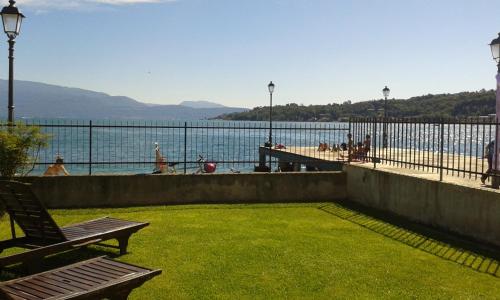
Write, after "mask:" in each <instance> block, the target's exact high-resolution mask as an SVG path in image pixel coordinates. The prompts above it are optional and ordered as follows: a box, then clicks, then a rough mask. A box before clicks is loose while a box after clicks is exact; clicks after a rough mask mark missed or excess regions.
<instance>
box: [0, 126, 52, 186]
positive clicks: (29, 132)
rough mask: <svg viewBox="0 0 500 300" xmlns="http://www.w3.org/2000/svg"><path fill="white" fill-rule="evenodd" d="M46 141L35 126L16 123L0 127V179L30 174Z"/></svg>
mask: <svg viewBox="0 0 500 300" xmlns="http://www.w3.org/2000/svg"><path fill="white" fill-rule="evenodd" d="M48 139H49V136H48V135H47V134H44V133H42V131H41V130H40V128H39V127H37V126H27V125H24V124H22V123H16V124H14V125H13V126H2V127H0V177H6V178H12V177H13V176H14V175H16V174H17V175H21V176H25V175H27V174H28V173H29V172H31V171H32V170H33V167H34V163H35V162H36V160H37V158H38V153H39V151H40V149H41V148H43V147H46V146H47V142H48ZM31 153H33V154H34V155H31Z"/></svg>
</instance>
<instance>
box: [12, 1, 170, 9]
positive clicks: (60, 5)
mask: <svg viewBox="0 0 500 300" xmlns="http://www.w3.org/2000/svg"><path fill="white" fill-rule="evenodd" d="M174 1H176V0H18V1H17V3H16V4H17V6H18V7H19V8H21V9H22V8H23V7H32V8H36V9H80V8H93V7H97V6H105V5H107V6H111V5H127V4H147V3H163V2H174Z"/></svg>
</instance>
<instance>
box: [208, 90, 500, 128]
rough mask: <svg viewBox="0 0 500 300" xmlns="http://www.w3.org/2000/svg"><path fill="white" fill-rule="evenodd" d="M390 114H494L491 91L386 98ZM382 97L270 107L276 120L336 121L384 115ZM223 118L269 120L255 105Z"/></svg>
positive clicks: (445, 115) (426, 115)
mask: <svg viewBox="0 0 500 300" xmlns="http://www.w3.org/2000/svg"><path fill="white" fill-rule="evenodd" d="M387 106H388V109H387V115H388V116H389V117H431V118H433V117H476V116H485V115H488V114H493V113H495V92H494V91H493V90H490V91H485V90H481V91H478V92H462V93H457V94H439V95H431V94H429V95H425V96H419V97H413V98H410V99H407V100H402V99H390V100H388V105H387ZM383 107H384V100H373V101H364V102H357V103H350V102H349V101H347V102H344V103H343V104H337V103H332V104H327V105H308V106H304V105H298V104H295V103H290V104H286V105H280V106H273V120H276V121H322V122H327V121H337V120H342V119H346V118H349V117H374V116H376V115H379V116H380V115H382V114H383ZM217 119H223V120H248V121H265V120H269V107H256V108H254V109H252V110H250V111H247V112H240V113H231V114H225V115H221V116H219V117H217Z"/></svg>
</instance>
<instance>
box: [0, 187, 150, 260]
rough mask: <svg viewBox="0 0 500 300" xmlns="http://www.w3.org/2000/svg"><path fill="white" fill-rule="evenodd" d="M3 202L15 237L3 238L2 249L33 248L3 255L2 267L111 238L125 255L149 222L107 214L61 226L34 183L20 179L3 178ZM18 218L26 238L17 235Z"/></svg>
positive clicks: (1, 198) (1, 197)
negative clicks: (133, 236)
mask: <svg viewBox="0 0 500 300" xmlns="http://www.w3.org/2000/svg"><path fill="white" fill-rule="evenodd" d="M0 203H1V204H3V206H4V207H5V209H6V211H7V212H8V213H9V215H10V217H11V231H12V239H9V240H5V241H0V252H2V251H3V250H4V249H8V248H12V247H22V248H26V249H30V250H29V251H25V252H21V253H17V254H13V255H9V256H5V257H0V268H1V267H4V266H8V265H11V264H15V263H20V262H23V263H26V264H27V265H28V266H30V265H35V264H36V263H37V262H39V259H40V258H43V257H45V256H47V255H51V254H54V253H58V252H63V251H67V250H71V249H75V248H79V247H84V246H87V245H90V244H97V243H100V242H104V241H107V240H111V239H116V240H118V243H119V249H120V254H124V253H126V252H127V246H128V240H129V238H130V236H131V235H132V234H133V233H135V232H137V231H138V230H140V229H142V228H144V227H146V226H148V225H149V223H145V222H134V221H127V220H121V219H115V218H109V217H105V218H100V219H95V220H90V221H86V222H83V223H79V224H73V225H70V226H66V227H59V226H58V225H57V224H56V222H55V221H54V220H53V219H52V217H51V216H50V214H49V212H48V211H47V209H46V208H45V206H44V205H43V203H42V202H40V201H39V199H38V198H37V197H36V195H35V194H34V193H33V192H32V191H31V186H30V185H29V184H26V183H21V182H16V181H0ZM14 221H15V223H17V225H19V227H20V228H21V230H22V231H23V232H24V237H16V232H15V229H14V228H15V227H14ZM107 246H108V245H107Z"/></svg>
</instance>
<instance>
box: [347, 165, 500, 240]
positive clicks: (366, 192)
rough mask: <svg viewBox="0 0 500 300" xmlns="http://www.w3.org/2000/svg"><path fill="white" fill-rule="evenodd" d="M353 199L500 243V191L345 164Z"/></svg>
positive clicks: (424, 222)
mask: <svg viewBox="0 0 500 300" xmlns="http://www.w3.org/2000/svg"><path fill="white" fill-rule="evenodd" d="M345 170H346V171H347V193H348V197H349V199H350V200H352V201H355V202H358V203H361V204H363V205H366V206H370V207H374V208H377V209H380V210H385V211H389V212H392V213H395V214H397V215H400V216H404V217H406V218H408V219H410V220H413V221H416V222H419V223H423V224H427V225H431V226H434V227H438V228H441V229H444V230H448V231H452V232H455V233H459V234H461V235H465V236H469V237H472V238H474V239H477V240H480V241H484V242H488V243H491V244H494V245H497V246H500V193H498V192H496V191H493V190H490V191H489V190H487V189H482V188H474V187H466V186H460V185H456V184H451V183H445V182H439V181H437V180H429V179H424V178H418V177H414V176H409V175H404V174H398V173H395V172H390V171H381V170H376V169H375V170H374V169H372V168H366V167H359V166H355V165H351V166H345Z"/></svg>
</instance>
